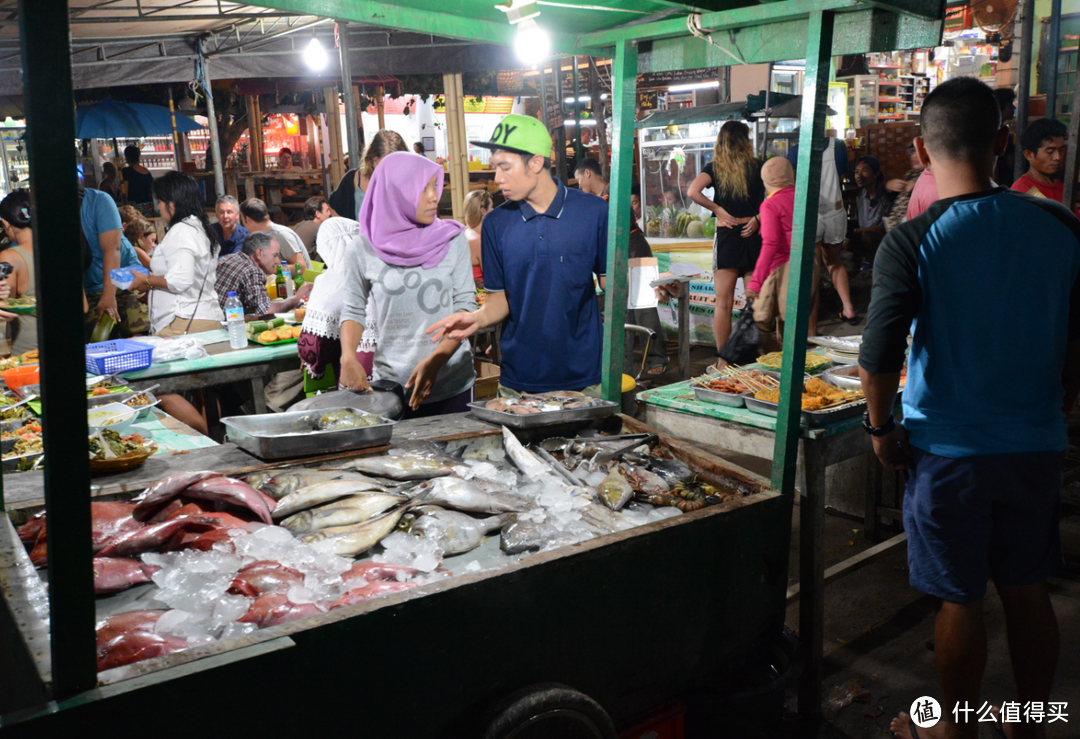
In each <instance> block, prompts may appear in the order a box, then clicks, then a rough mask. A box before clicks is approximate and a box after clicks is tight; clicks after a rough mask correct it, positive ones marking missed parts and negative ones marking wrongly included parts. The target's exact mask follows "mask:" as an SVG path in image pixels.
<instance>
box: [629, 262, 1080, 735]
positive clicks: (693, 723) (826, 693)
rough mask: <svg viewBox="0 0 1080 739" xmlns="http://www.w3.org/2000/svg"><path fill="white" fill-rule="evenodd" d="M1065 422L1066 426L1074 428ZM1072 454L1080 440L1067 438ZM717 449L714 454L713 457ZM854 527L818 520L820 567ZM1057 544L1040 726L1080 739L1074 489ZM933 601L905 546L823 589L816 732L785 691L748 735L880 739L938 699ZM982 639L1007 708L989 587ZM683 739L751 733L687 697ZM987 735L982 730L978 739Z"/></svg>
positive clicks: (666, 379)
mask: <svg viewBox="0 0 1080 739" xmlns="http://www.w3.org/2000/svg"><path fill="white" fill-rule="evenodd" d="M853 293H854V299H855V304H856V306H857V307H858V308H859V309H860V314H861V315H865V308H866V305H867V303H868V299H869V273H861V274H858V275H855V276H854V279H853ZM838 310H839V301H838V300H837V299H836V297H835V294H830V292H826V293H825V295H824V302H823V305H822V315H823V316H832V315H836V313H837V311H838ZM861 330H862V325H861V324H860V325H858V326H854V327H850V326H847V325H846V324H841V323H839V322H836V321H823V322H822V324H821V333H822V334H834V335H835V334H841V335H847V334H858V333H861ZM670 354H671V356H672V362H671V364H670V365H669V369H668V371H667V372H666V373H665V374H664V375H661V376H659V377H658V378H652V379H653V382H652V383H651V384H652V385H654V386H656V385H664V384H668V383H671V382H676V381H677V380H678V366H677V359H675V351H674V350H672V351H671V352H670ZM714 361H715V352H714V351H713V350H712V349H710V348H708V347H694V348H693V350H692V352H691V373H692V375H693V376H696V375H699V374H702V373H703V372H704V368H705V366H706V365H707V364H709V363H711V362H714ZM1076 422H1077V421H1076V419H1074V423H1076ZM1074 442H1076V443H1077V445H1078V446H1080V439H1076V438H1074ZM713 451H718V450H713ZM721 456H725V457H728V458H729V459H731V461H733V462H736V463H738V464H741V465H743V466H744V467H748V468H750V469H752V470H753V471H755V472H757V473H759V474H763V475H765V476H769V474H770V462H769V460H764V459H756V458H750V457H745V456H741V457H734V456H732V455H727V454H721ZM861 529H862V524H861V522H860V521H857V520H852V519H849V518H846V517H842V516H839V515H833V514H830V515H828V516H827V520H826V535H825V554H826V562H825V565H826V567H829V566H831V565H833V564H836V563H837V562H840V561H842V560H845V559H847V558H849V557H851V556H853V555H855V554H857V553H858V552H861V551H863V550H865V549H867V548H869V547H870V546H871V545H872V542H869V541H867V540H866V538H865V537H864V536H863V533H862V530H861ZM1061 533H1062V542H1063V546H1064V551H1065V568H1064V570H1063V571H1062V572H1061V573H1060V575H1059V576H1058V577H1055V578H1054V579H1052V580H1051V587H1052V599H1053V604H1054V608H1055V611H1056V612H1057V617H1058V623H1059V626H1060V630H1061V657H1060V662H1059V665H1058V670H1057V677H1056V680H1055V689H1054V694H1053V696H1052V700H1055V701H1068V702H1069V703H1070V706H1069V708H1068V712H1069V713H1070V714H1071V715H1070V716H1069V722H1068V723H1062V722H1060V721H1059V722H1056V723H1054V724H1052V725H1048V726H1047V736H1048V737H1051V738H1052V739H1058V738H1060V739H1064V738H1065V737H1078V736H1080V482H1077V483H1072V484H1070V485H1068V486H1066V488H1065V490H1064V492H1063V504H1062V521H1061ZM798 551H799V509H798V506H796V508H795V516H794V521H793V536H792V543H791V560H790V565H789V582H790V583H791V584H794V583H796V582H797V581H798ZM937 607H938V601H937V600H936V599H934V598H932V597H929V596H926V595H923V594H922V593H920V592H918V591H916V590H915V589H914V588H912V587H911V586H910V585H909V584H908V570H907V547H906V545H902V546H898V547H896V548H894V549H893V550H891V551H889V552H887V553H886V554H884V555H882V556H880V557H878V558H877V559H876V560H875V561H874V562H873V563H872V564H870V565H868V566H866V567H865V568H863V569H861V570H858V571H857V572H855V573H853V574H851V575H848V576H847V577H845V578H842V579H840V580H837V581H835V582H833V583H831V584H830V585H828V586H826V604H825V627H824V628H825V645H824V653H825V654H824V659H825V661H824V679H823V685H822V710H823V713H824V716H825V720H824V721H823V722H822V723H821V724H820V725H819V726H816V727H809V728H807V727H803V726H800V725H799V723H798V722H797V720H796V715H795V710H796V701H795V693H794V690H789V691H788V692H787V695H786V701H785V707H784V717H783V722H782V725H781V728H779V729H776V728H770V729H766V730H763V733H760V734H757V735H760V736H763V737H777V739H781V738H782V739H794V738H795V737H800V738H802V737H817V738H819V739H825V738H829V739H833V738H835V739H845V738H846V739H888V738H890V737H891V736H892V735H891V734H890V733H889V730H888V727H889V721H890V719H892V717H893V716H895V715H896V714H897V713H899V712H900V711H907V710H908V709H909V706H910V705H911V703H912V701H913V700H915V699H916V698H917V697H920V696H923V695H930V696H935V695H936V696H938V697H939V699H940V691H939V689H938V684H937V676H936V671H935V665H934V652H933V639H934V617H935V614H936V612H937ZM984 612H985V616H986V626H987V634H988V661H987V667H986V672H985V675H984V678H983V697H984V699H985V700H987V701H990V702H991V703H993V704H995V705H1000V703H1001V702H1002V701H1005V700H1015V697H1014V696H1015V683H1014V681H1013V678H1012V672H1011V668H1010V663H1009V655H1008V648H1007V644H1006V640H1005V628H1004V618H1003V614H1002V608H1001V602H1000V600H999V599H998V597H997V594H996V591H995V590H994V587H993V584H991V585H990V587H989V590H988V592H987V596H986V599H985V601H984ZM787 625H788V626H789V627H790V628H791V629H794V630H796V631H797V630H798V627H799V614H798V604H797V603H796V604H793V605H792V606H791V607H789V609H788V612H787ZM852 688H855V689H856V690H857V691H858V692H863V693H864V695H863V697H862V699H861V701H860V702H855V703H850V704H847V705H839V704H838V701H837V696H839V695H841V694H842V693H844V692H845V691H848V690H850V689H852ZM688 702H689V703H690V708H689V710H688V713H687V714H686V717H685V720H686V729H685V736H686V739H705V738H708V739H725V738H726V737H739V739H749V737H750V736H752V735H754V734H755V732H753V731H749V732H748V731H746V730H745V729H738V730H734V731H733V730H732V729H731V728H730V721H729V719H730V716H727V717H725V716H723V715H717V714H718V713H719V711H718V710H716V709H715V708H713V707H712V706H710V701H709V700H707V699H706V700H701V699H700V698H698V699H696V700H695V699H688ZM992 736H993V734H992V732H991V730H990V727H989V724H986V725H985V726H984V727H983V728H982V731H981V733H980V737H985V738H987V739H989V738H990V737H992Z"/></svg>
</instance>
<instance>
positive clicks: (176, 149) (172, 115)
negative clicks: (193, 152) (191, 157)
mask: <svg viewBox="0 0 1080 739" xmlns="http://www.w3.org/2000/svg"><path fill="white" fill-rule="evenodd" d="M169 121H170V122H171V123H172V151H173V163H174V164H175V165H176V169H177V171H180V152H181V147H180V134H178V133H177V132H176V105H175V104H174V103H173V95H172V90H169ZM99 181H100V180H99Z"/></svg>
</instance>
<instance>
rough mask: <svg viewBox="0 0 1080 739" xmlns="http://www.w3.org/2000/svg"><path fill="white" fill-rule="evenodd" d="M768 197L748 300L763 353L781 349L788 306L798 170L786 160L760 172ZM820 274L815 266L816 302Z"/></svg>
mask: <svg viewBox="0 0 1080 739" xmlns="http://www.w3.org/2000/svg"><path fill="white" fill-rule="evenodd" d="M761 179H762V181H763V182H764V183H765V192H766V193H767V196H766V198H765V202H764V203H762V204H761V211H760V212H761V254H760V255H759V256H758V260H757V264H756V265H755V266H754V275H753V277H751V278H750V284H749V285H747V287H746V299H747V300H749V301H751V302H753V304H754V305H753V310H754V322H755V323H756V324H757V326H758V330H760V331H761V333H762V337H761V350H762V351H763V352H769V351H774V350H777V349H779V348H780V344H779V338H780V336H781V335H782V332H783V322H784V312H785V308H786V305H787V275H788V262H789V261H790V260H791V223H792V219H793V217H794V214H795V170H794V169H793V168H792V166H791V162H789V161H788V160H787V159H784V158H783V157H773V158H772V159H770V160H769V161H767V162H765V166H764V167H762V168H761ZM819 274H820V272H819V271H818V264H817V261H816V260H815V263H814V278H813V279H814V288H813V289H812V291H811V293H812V295H813V296H814V298H815V299H816V296H817V282H818V279H819Z"/></svg>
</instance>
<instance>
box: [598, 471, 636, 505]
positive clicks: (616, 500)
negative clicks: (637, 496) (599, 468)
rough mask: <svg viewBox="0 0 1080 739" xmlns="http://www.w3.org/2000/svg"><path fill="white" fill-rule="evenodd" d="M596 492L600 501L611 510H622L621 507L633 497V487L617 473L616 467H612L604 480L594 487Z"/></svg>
mask: <svg viewBox="0 0 1080 739" xmlns="http://www.w3.org/2000/svg"><path fill="white" fill-rule="evenodd" d="M596 494H597V495H599V496H600V501H601V502H602V503H603V504H604V505H606V506H607V507H608V508H610V509H611V510H613V511H618V510H622V507H623V506H624V505H626V504H627V503H629V502H630V499H631V498H632V497H634V488H632V487H631V486H630V483H628V482H627V481H626V478H625V477H623V476H622V475H621V474H620V473H619V468H618V467H612V468H611V471H610V472H608V476H607V477H605V478H604V481H603V482H602V483H600V484H599V485H598V486H597V487H596Z"/></svg>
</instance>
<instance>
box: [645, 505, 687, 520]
mask: <svg viewBox="0 0 1080 739" xmlns="http://www.w3.org/2000/svg"><path fill="white" fill-rule="evenodd" d="M681 515H682V511H680V510H679V509H678V508H675V507H674V506H660V507H658V508H656V509H655V510H653V511H650V512H649V521H650V522H651V521H663V520H664V519H665V518H674V517H675V516H681Z"/></svg>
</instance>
